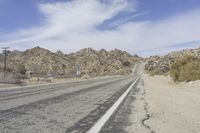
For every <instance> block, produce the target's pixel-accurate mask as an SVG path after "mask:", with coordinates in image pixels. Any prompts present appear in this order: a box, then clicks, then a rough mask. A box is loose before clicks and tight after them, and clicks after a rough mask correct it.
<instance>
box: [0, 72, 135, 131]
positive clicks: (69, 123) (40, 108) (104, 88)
mask: <svg viewBox="0 0 200 133" xmlns="http://www.w3.org/2000/svg"><path fill="white" fill-rule="evenodd" d="M135 79H136V76H126V77H125V76H124V77H122V76H118V77H106V78H101V79H92V80H86V81H77V82H69V83H61V84H52V85H43V86H35V87H22V88H13V89H4V90H1V91H0V133H36V132H37V133H65V132H67V133H68V132H69V133H70V132H73V133H75V132H78V133H79V132H86V131H87V130H88V129H89V128H91V126H92V125H93V124H94V123H95V122H96V121H97V120H98V119H99V118H100V117H101V116H102V115H103V114H104V113H105V112H106V111H107V110H108V109H109V107H111V106H112V105H113V103H114V102H115V101H116V100H117V99H118V98H119V97H120V96H121V95H122V94H123V92H125V91H126V89H127V88H128V87H129V86H130V85H131V84H132V83H133V81H134V80H135Z"/></svg>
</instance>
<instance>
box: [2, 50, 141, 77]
mask: <svg viewBox="0 0 200 133" xmlns="http://www.w3.org/2000/svg"><path fill="white" fill-rule="evenodd" d="M1 59H2V54H1ZM141 59H142V58H140V57H138V56H137V55H134V56H132V55H130V54H129V53H127V52H125V51H120V50H117V49H115V50H112V51H109V52H108V51H106V50H104V49H102V50H100V51H96V50H93V49H91V48H85V49H82V50H80V51H78V52H76V53H71V54H63V53H61V52H57V53H53V52H51V51H49V50H47V49H44V48H40V47H35V48H32V49H28V50H26V51H23V52H20V51H12V52H9V54H8V66H9V68H8V70H9V71H11V72H17V71H18V70H17V69H18V68H19V67H18V66H24V67H25V69H26V71H32V72H33V73H34V74H36V75H51V76H52V75H75V74H76V66H77V65H80V69H81V74H82V75H89V76H103V75H126V74H130V73H131V72H132V67H133V65H134V64H135V63H136V62H138V61H140V60H141ZM2 63H3V61H1V63H0V67H1V70H2V68H3V64H2ZM20 68H21V67H20Z"/></svg>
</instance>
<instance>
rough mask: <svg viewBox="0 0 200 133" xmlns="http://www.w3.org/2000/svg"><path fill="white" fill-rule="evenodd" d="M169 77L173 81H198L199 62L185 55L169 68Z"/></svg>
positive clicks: (199, 75) (199, 73) (199, 77)
mask: <svg viewBox="0 0 200 133" xmlns="http://www.w3.org/2000/svg"><path fill="white" fill-rule="evenodd" d="M170 75H171V76H172V78H173V79H174V81H194V80H198V79H200V60H199V59H198V58H195V57H193V56H189V55H186V56H184V57H182V58H179V59H177V60H176V61H175V62H174V63H173V64H172V66H171V70H170Z"/></svg>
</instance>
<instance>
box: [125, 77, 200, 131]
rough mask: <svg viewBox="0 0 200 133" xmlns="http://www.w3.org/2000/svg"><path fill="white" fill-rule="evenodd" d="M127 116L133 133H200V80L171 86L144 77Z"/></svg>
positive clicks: (159, 79)
mask: <svg viewBox="0 0 200 133" xmlns="http://www.w3.org/2000/svg"><path fill="white" fill-rule="evenodd" d="M142 79H143V81H142V83H140V85H139V86H138V87H139V88H140V92H139V93H138V94H137V95H136V100H135V102H134V103H133V104H134V109H133V113H132V114H131V116H130V119H131V120H132V126H129V127H127V131H128V132H131V133H133V132H135V133H146V132H147V133H149V132H151V133H200V115H199V114H200V81H195V82H189V83H174V82H173V81H172V80H171V79H170V77H166V76H154V77H150V76H148V75H146V74H143V76H142Z"/></svg>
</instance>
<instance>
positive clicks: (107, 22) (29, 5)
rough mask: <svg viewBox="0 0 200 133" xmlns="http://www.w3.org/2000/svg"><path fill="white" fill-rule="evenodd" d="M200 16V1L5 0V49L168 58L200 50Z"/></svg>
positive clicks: (1, 7)
mask: <svg viewBox="0 0 200 133" xmlns="http://www.w3.org/2000/svg"><path fill="white" fill-rule="evenodd" d="M199 14H200V1H199V0H0V46H9V47H11V48H12V49H19V50H24V49H27V48H31V47H34V46H37V45H39V46H41V47H44V48H48V49H50V50H52V51H56V50H58V49H60V50H62V51H64V52H66V53H69V52H74V51H77V50H79V49H81V48H85V47H92V48H94V49H97V50H98V49H101V48H105V49H107V50H111V49H114V48H118V49H122V50H126V51H128V52H130V53H132V54H134V53H137V54H139V55H142V56H148V55H152V54H165V53H167V52H169V51H173V50H179V49H183V48H195V47H198V46H199V45H200V44H199V40H200V39H199V35H200V26H199V23H200V15H199ZM197 42H198V43H197Z"/></svg>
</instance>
